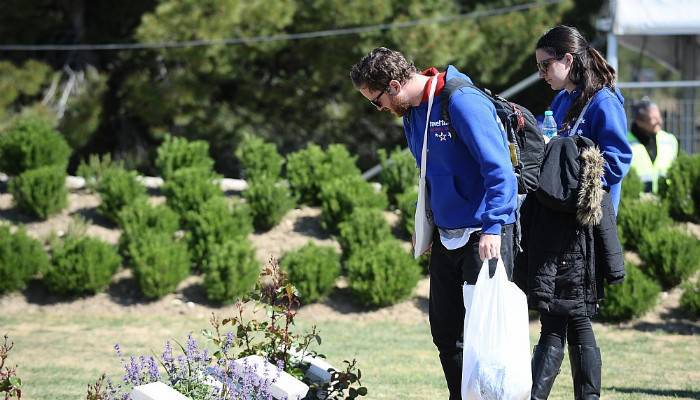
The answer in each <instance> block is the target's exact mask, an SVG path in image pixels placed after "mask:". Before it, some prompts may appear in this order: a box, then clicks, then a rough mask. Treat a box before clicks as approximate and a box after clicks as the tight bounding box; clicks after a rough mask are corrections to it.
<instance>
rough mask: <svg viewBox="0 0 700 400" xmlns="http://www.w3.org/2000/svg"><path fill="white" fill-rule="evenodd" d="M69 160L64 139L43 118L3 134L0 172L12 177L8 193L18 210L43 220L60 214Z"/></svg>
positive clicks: (23, 122)
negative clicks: (10, 194)
mask: <svg viewBox="0 0 700 400" xmlns="http://www.w3.org/2000/svg"><path fill="white" fill-rule="evenodd" d="M69 156H70V147H69V146H68V144H67V143H66V141H65V139H63V137H62V136H61V135H60V134H59V133H58V132H56V130H55V129H54V128H53V127H52V126H51V125H50V124H49V122H47V121H45V120H43V119H41V118H37V117H23V118H19V119H17V120H16V121H15V122H14V123H13V124H12V125H11V126H10V127H9V128H8V130H7V131H6V132H4V133H3V134H0V171H3V172H5V173H6V174H8V175H10V176H12V180H11V181H10V185H9V190H10V193H12V198H13V199H14V203H15V205H16V206H17V208H19V209H20V210H21V211H23V212H24V213H26V214H29V215H32V216H35V217H38V218H40V219H46V218H48V217H49V216H51V215H53V214H55V213H57V212H59V211H61V210H62V209H63V208H64V207H65V206H66V202H67V196H68V192H67V190H66V188H65V178H66V166H67V165H68V157H69Z"/></svg>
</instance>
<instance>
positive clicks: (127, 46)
mask: <svg viewBox="0 0 700 400" xmlns="http://www.w3.org/2000/svg"><path fill="white" fill-rule="evenodd" d="M564 1H565V0H544V1H540V2H534V3H528V4H521V5H516V6H510V7H502V8H495V9H490V10H480V11H473V12H470V13H465V14H457V15H451V16H446V17H437V18H425V19H416V20H411V21H405V22H395V23H390V24H377V25H368V26H360V27H355V28H342V29H329V30H322V31H315V32H303V33H290V34H280V35H270V36H252V37H247V38H227V39H201V40H187V41H181V42H180V41H167V42H153V43H106V44H66V45H61V44H41V45H23V44H2V45H0V51H97V50H144V49H172V48H185V47H203V46H216V45H224V46H235V45H241V44H254V43H265V42H277V41H282V40H303V39H314V38H323V37H332V36H344V35H355V34H358V33H366V32H373V31H385V30H391V29H406V28H411V27H414V26H421V25H431V24H437V23H442V22H453V21H457V20H463V19H474V18H481V17H490V16H494V15H501V14H508V13H511V12H519V11H526V10H529V9H531V8H537V7H543V6H548V5H552V4H558V3H562V2H564Z"/></svg>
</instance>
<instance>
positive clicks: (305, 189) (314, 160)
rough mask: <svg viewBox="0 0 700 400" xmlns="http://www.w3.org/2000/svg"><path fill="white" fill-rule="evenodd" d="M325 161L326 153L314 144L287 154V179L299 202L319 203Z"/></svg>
mask: <svg viewBox="0 0 700 400" xmlns="http://www.w3.org/2000/svg"><path fill="white" fill-rule="evenodd" d="M325 161H326V154H325V153H324V152H323V150H322V149H321V147H319V146H318V145H315V144H310V145H308V146H306V148H304V149H302V150H299V151H296V152H294V153H290V154H289V155H287V180H288V181H289V186H290V188H291V190H292V193H293V194H294V195H295V196H296V197H298V198H299V201H300V202H301V203H304V204H309V205H317V204H319V197H318V195H319V193H320V191H321V182H322V181H321V179H322V178H323V176H325V173H324V172H323V170H324V169H325V168H326V167H325V166H324V163H325Z"/></svg>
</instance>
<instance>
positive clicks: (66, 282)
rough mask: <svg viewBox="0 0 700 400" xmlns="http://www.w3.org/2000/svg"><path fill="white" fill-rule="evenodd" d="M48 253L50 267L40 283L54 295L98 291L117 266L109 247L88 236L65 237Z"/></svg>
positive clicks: (115, 256)
mask: <svg viewBox="0 0 700 400" xmlns="http://www.w3.org/2000/svg"><path fill="white" fill-rule="evenodd" d="M51 253H52V255H51V267H50V268H49V270H48V271H47V272H46V274H45V275H44V282H45V283H46V286H47V287H48V289H49V291H51V292H52V293H58V294H75V295H83V294H94V293H97V292H100V291H102V290H103V289H104V288H105V287H107V285H109V282H110V280H111V279H112V275H114V273H115V272H116V271H117V269H118V268H119V265H120V264H121V258H120V257H119V254H118V253H117V250H116V249H115V248H114V247H113V246H111V245H110V244H108V243H105V242H103V241H101V240H99V239H96V238H92V237H89V236H73V235H69V236H67V237H66V238H65V239H63V240H58V241H56V242H54V243H53V245H52V248H51Z"/></svg>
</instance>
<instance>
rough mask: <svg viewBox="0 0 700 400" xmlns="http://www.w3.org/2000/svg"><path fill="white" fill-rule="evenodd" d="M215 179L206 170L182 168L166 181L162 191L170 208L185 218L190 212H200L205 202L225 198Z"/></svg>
mask: <svg viewBox="0 0 700 400" xmlns="http://www.w3.org/2000/svg"><path fill="white" fill-rule="evenodd" d="M215 179H216V176H214V175H213V174H212V172H211V171H210V170H208V169H205V168H196V167H191V168H181V169H178V170H177V171H175V172H174V173H173V175H172V176H171V177H170V178H169V179H168V180H166V181H165V183H164V184H163V187H162V188H161V189H162V191H163V194H164V195H165V197H166V198H167V203H168V206H169V207H170V208H172V209H173V211H175V212H176V213H178V214H179V215H180V216H181V217H182V218H184V217H185V214H187V212H188V211H195V210H198V209H199V207H200V206H201V205H202V204H203V203H204V202H205V201H207V200H209V199H211V198H213V197H223V195H224V194H223V192H222V191H221V189H220V188H219V186H218V184H217V183H216V182H215Z"/></svg>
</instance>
